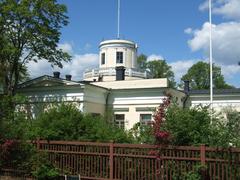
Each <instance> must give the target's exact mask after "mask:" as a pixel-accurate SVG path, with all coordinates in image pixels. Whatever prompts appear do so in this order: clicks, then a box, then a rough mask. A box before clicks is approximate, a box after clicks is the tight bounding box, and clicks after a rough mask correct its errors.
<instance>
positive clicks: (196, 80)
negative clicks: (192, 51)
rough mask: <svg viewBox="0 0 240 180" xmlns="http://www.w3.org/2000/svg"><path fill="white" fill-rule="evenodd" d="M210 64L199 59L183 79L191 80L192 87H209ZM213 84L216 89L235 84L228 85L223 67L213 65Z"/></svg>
mask: <svg viewBox="0 0 240 180" xmlns="http://www.w3.org/2000/svg"><path fill="white" fill-rule="evenodd" d="M209 71H210V66H209V63H206V62H202V61H199V62H197V63H196V64H194V65H193V66H192V67H191V68H189V69H188V72H187V73H186V74H185V75H183V76H182V78H181V80H182V81H184V80H189V81H190V88H191V89H209V86H210V75H209V74H210V73H209ZM213 85H214V88H216V89H229V88H233V86H230V85H228V84H227V83H226V82H225V80H224V77H223V75H222V73H221V67H219V66H216V65H213Z"/></svg>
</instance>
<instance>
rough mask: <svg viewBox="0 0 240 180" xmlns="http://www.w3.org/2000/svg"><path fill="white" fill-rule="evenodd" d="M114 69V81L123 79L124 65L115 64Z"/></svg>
mask: <svg viewBox="0 0 240 180" xmlns="http://www.w3.org/2000/svg"><path fill="white" fill-rule="evenodd" d="M115 69H116V81H122V80H125V67H124V66H117V67H116V68H115Z"/></svg>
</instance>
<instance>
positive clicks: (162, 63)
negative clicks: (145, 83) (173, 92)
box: [147, 60, 176, 87]
mask: <svg viewBox="0 0 240 180" xmlns="http://www.w3.org/2000/svg"><path fill="white" fill-rule="evenodd" d="M147 68H148V69H149V70H150V72H151V73H152V74H153V78H168V80H169V86H170V87H175V86H176V82H175V80H174V73H173V71H172V68H171V66H169V65H168V64H167V62H166V60H154V61H150V62H148V63H147Z"/></svg>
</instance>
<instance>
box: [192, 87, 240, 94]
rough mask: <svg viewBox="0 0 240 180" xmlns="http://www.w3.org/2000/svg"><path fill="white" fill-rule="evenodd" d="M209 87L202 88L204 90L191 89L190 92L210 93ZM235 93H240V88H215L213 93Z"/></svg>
mask: <svg viewBox="0 0 240 180" xmlns="http://www.w3.org/2000/svg"><path fill="white" fill-rule="evenodd" d="M209 93H210V90H209V89H202V90H190V91H189V94H190V95H194V94H209ZM234 93H240V88H234V89H214V90H213V94H234Z"/></svg>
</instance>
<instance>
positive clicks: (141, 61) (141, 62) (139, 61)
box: [137, 54, 147, 70]
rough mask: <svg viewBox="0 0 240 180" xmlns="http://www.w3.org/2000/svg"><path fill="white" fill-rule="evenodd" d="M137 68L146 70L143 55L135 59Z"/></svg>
mask: <svg viewBox="0 0 240 180" xmlns="http://www.w3.org/2000/svg"><path fill="white" fill-rule="evenodd" d="M137 64H138V68H139V69H142V70H146V67H147V56H146V55H145V54H140V55H139V56H138V57H137Z"/></svg>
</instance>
